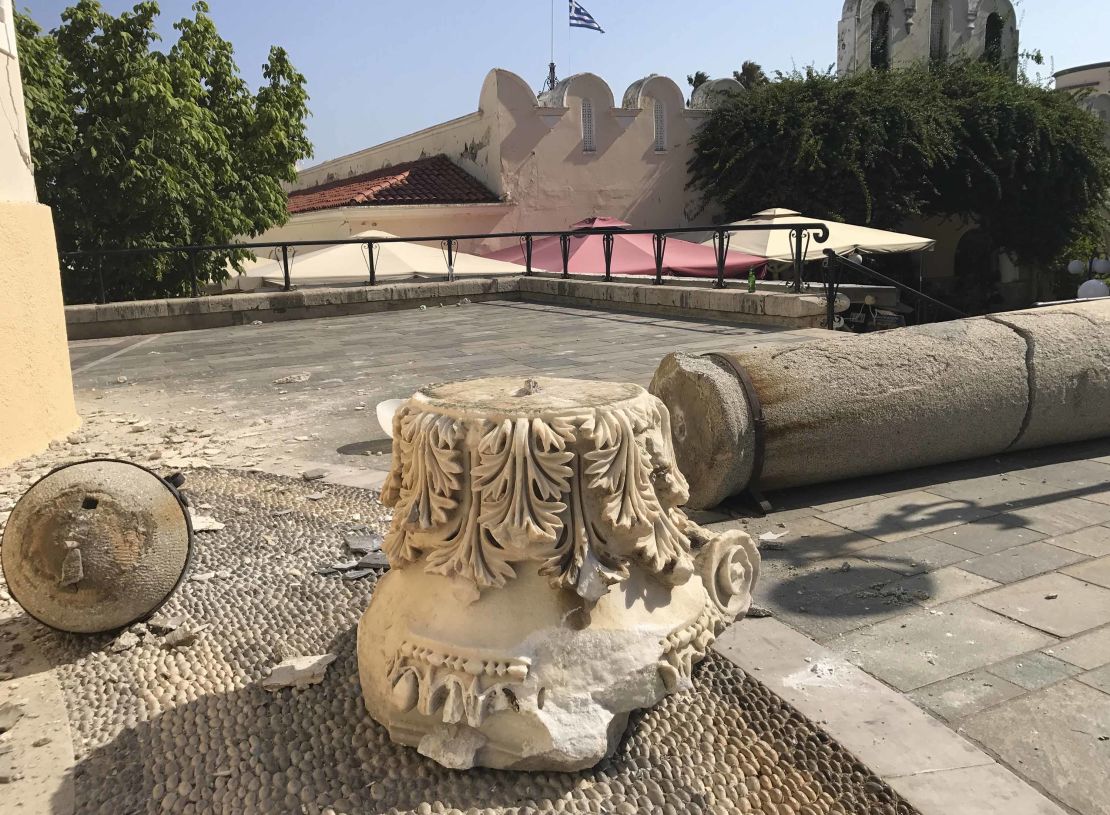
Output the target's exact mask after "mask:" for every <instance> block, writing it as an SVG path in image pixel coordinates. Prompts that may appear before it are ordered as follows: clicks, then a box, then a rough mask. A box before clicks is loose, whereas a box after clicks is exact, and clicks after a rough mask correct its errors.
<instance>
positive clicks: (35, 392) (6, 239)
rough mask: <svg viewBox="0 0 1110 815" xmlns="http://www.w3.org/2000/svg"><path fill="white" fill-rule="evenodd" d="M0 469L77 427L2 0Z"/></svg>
mask: <svg viewBox="0 0 1110 815" xmlns="http://www.w3.org/2000/svg"><path fill="white" fill-rule="evenodd" d="M0 85H2V86H3V87H0V119H2V121H3V123H4V126H3V127H0V291H3V293H4V294H3V297H0V347H3V349H4V353H3V354H2V355H0V382H2V383H3V386H2V387H0V467H2V466H4V465H6V464H9V463H11V462H12V461H15V460H16V459H19V458H22V457H23V456H26V455H30V454H32V453H36V452H38V451H39V450H41V449H43V448H44V447H45V446H46V445H47V444H48V443H49V442H50V441H51V440H53V439H56V438H58V437H59V436H63V435H65V434H66V433H68V432H69V431H71V430H73V429H74V428H75V427H77V426H78V425H79V424H80V422H81V420H80V419H79V418H78V416H77V411H76V408H75V407H74V402H73V382H72V380H71V378H70V371H69V350H68V348H67V346H66V327H65V317H64V313H63V310H62V285H61V276H60V274H59V270H58V252H57V247H56V246H55V241H54V222H53V219H52V218H51V214H50V209H49V208H48V207H45V206H43V205H42V204H40V203H38V200H37V196H36V193H35V181H34V173H33V165H32V163H31V152H30V147H29V143H28V138H27V121H26V115H25V112H24V104H23V86H22V83H21V82H20V74H19V61H18V59H17V55H16V41H15V20H14V15H13V11H12V0H0Z"/></svg>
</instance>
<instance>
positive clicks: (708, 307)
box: [517, 277, 849, 328]
mask: <svg viewBox="0 0 1110 815" xmlns="http://www.w3.org/2000/svg"><path fill="white" fill-rule="evenodd" d="M517 280H518V285H519V291H520V296H521V299H523V300H528V301H532V302H539V303H559V304H561V305H578V306H585V307H588V308H599V309H609V310H613V309H615V310H620V311H633V312H638V313H642V314H659V315H663V316H668V317H697V318H699V319H703V320H720V321H722V322H732V323H748V324H751V325H776V326H785V327H789V328H820V327H823V326H824V324H825V298H824V295H823V294H788V293H783V292H769V291H758V290H757V291H754V292H748V291H747V289H746V288H740V286H741V285H742V284H738V283H737V282H736V281H733V282H732V286H733V288H726V289H714V288H711V287H710V288H707V287H706V286H704V285H703V286H676V285H674V284H672V283H667V284H666V285H663V286H656V285H653V284H652V283H650V282H648V281H644V282H639V283H625V282H613V283H605V282H603V281H596V280H581V279H573V278H572V279H567V280H564V279H561V278H551V277H521V278H518V279H517ZM848 306H849V302H848V298H846V297H843V296H838V298H837V311H844V310H845V309H847V308H848Z"/></svg>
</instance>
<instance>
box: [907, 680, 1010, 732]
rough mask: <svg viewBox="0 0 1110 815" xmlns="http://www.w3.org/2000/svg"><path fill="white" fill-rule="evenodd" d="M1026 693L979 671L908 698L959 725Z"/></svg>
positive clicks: (916, 692) (921, 689) (920, 689)
mask: <svg viewBox="0 0 1110 815" xmlns="http://www.w3.org/2000/svg"><path fill="white" fill-rule="evenodd" d="M1023 693H1025V690H1024V689H1023V688H1021V687H1020V686H1018V685H1015V684H1014V683H1013V682H1008V681H1006V680H1005V679H1001V678H999V677H997V676H995V675H994V674H992V673H989V672H988V671H983V670H979V671H971V672H969V673H966V674H960V675H959V676H953V677H949V678H948V679H942V680H941V681H940V682H934V683H933V684H931V685H925V686H924V687H921V688H918V689H917V690H915V691H913V692H912V693H909V694H908V696H909V698H910V699H913V700H914V701H915V702H917V704H919V705H921V707H923V708H926V709H927V710H931V711H932V712H933V713H935V714H937V715H938V716H940V717H941V718H943V719H947V720H948V721H951V722H958V721H959V720H960V719H963V718H966V717H967V716H970V715H972V714H974V713H978V712H979V711H981V710H984V709H985V708H988V707H993V706H994V705H997V704H999V703H1000V702H1005V701H1006V700H1007V699H1013V698H1014V697H1015V696H1021V695H1022V694H1023Z"/></svg>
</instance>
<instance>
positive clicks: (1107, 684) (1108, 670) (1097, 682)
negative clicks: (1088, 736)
mask: <svg viewBox="0 0 1110 815" xmlns="http://www.w3.org/2000/svg"><path fill="white" fill-rule="evenodd" d="M1078 679H1079V681H1080V682H1082V683H1083V684H1084V685H1090V686H1091V687H1092V688H1094V689H1095V690H1100V691H1102V692H1103V693H1106V694H1110V665H1103V666H1102V667H1101V668H1097V669H1096V670H1093V671H1088V672H1087V673H1085V674H1083V675H1082V676H1079V677H1078ZM1107 735H1108V737H1110V734H1107Z"/></svg>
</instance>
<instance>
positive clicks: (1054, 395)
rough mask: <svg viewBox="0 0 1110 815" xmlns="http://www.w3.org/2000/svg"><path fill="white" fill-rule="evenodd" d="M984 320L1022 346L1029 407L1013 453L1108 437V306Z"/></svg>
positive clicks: (1086, 305)
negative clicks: (1005, 330) (1011, 332)
mask: <svg viewBox="0 0 1110 815" xmlns="http://www.w3.org/2000/svg"><path fill="white" fill-rule="evenodd" d="M990 319H992V320H994V321H995V322H997V323H1000V324H1002V325H1005V326H1007V327H1009V328H1011V329H1012V330H1014V331H1015V332H1017V333H1018V334H1019V335H1020V336H1021V338H1022V339H1023V340H1025V342H1026V361H1027V365H1028V378H1029V391H1030V401H1029V405H1028V411H1027V414H1026V421H1025V426H1024V428H1023V429H1022V433H1021V436H1020V438H1018V439H1016V440H1015V442H1014V445H1013V447H1014V449H1020V450H1027V449H1032V448H1035V447H1043V446H1045V445H1047V444H1062V443H1064V442H1070V441H1083V440H1084V439H1093V438H1098V437H1100V436H1110V301H1105V300H1102V301H1094V302H1087V303H1082V302H1080V303H1073V304H1068V305H1064V306H1053V307H1051V308H1043V309H1030V310H1028V311H1013V312H1009V313H1006V314H995V315H992V316H991V317H990Z"/></svg>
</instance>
